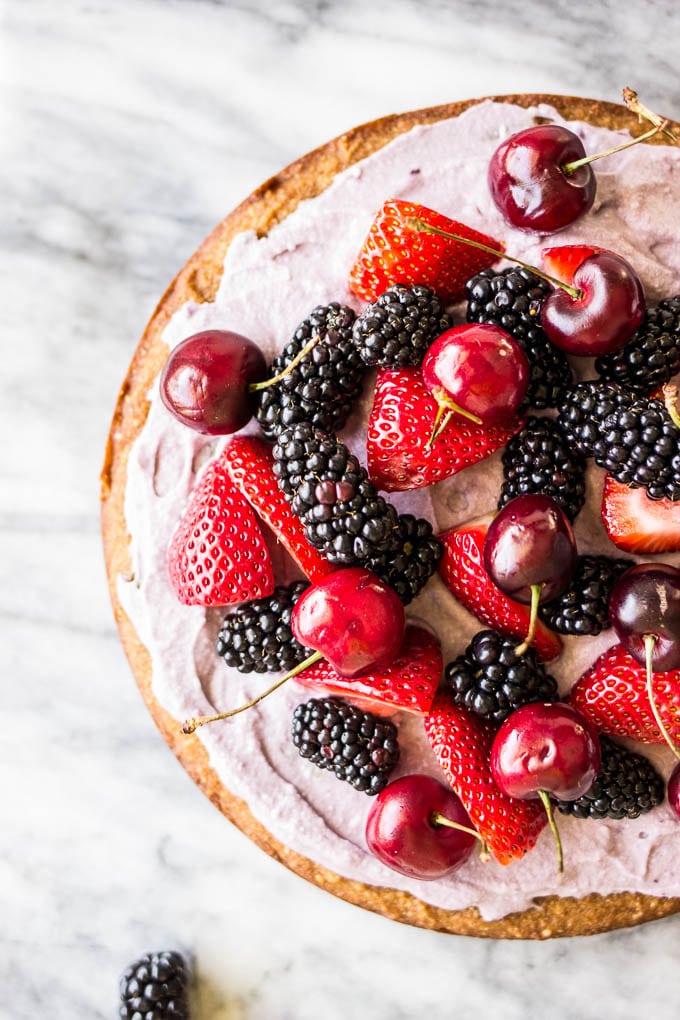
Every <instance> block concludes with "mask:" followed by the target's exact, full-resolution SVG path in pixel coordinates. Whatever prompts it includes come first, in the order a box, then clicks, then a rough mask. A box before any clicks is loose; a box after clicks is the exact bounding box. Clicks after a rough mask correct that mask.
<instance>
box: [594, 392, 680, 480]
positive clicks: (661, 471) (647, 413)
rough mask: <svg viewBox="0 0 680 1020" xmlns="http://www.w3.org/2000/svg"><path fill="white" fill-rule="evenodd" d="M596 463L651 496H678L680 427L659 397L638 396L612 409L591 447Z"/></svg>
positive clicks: (616, 477)
mask: <svg viewBox="0 0 680 1020" xmlns="http://www.w3.org/2000/svg"><path fill="white" fill-rule="evenodd" d="M593 456H594V458H595V463H596V464H599V465H600V467H603V468H604V469H605V471H608V472H609V473H610V475H612V476H613V477H614V478H615V479H616V480H617V481H619V482H623V483H624V484H625V485H630V487H631V488H633V489H640V488H644V489H645V490H646V492H647V495H648V496H649V497H650V499H663V498H667V499H672V500H679V499H680V429H679V428H678V427H677V426H676V425H674V423H673V421H672V419H671V416H670V414H669V413H668V411H667V410H666V408H665V407H664V405H663V403H662V401H660V400H647V399H646V398H645V397H638V398H637V399H636V400H634V401H633V403H632V404H631V405H630V406H629V407H622V408H619V409H618V410H616V411H614V412H612V414H610V415H609V416H608V417H607V418H606V419H605V421H604V423H603V426H602V432H601V435H600V438H599V439H598V440H596V442H595V444H594V447H593Z"/></svg>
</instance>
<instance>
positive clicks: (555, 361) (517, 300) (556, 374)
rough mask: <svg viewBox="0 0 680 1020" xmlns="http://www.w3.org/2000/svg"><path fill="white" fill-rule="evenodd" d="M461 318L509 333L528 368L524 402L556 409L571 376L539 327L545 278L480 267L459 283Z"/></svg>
mask: <svg viewBox="0 0 680 1020" xmlns="http://www.w3.org/2000/svg"><path fill="white" fill-rule="evenodd" d="M465 291H466V294H467V301H468V304H467V313H466V317H467V321H468V322H492V323H494V324H495V325H496V326H500V327H501V329H504V330H505V331H506V332H507V333H509V334H510V335H511V336H512V337H514V339H515V340H516V341H517V343H518V344H519V345H520V347H521V348H522V350H523V351H524V353H525V354H526V356H527V358H528V360H529V365H530V368H531V377H530V379H529V388H528V390H527V403H528V404H529V405H530V406H532V407H535V408H536V409H538V410H543V409H545V408H547V407H558V406H559V404H560V401H561V398H562V395H563V393H564V391H565V390H566V389H567V388H568V387H569V386H570V385H571V383H572V380H573V374H572V371H571V368H570V365H569V362H568V361H567V358H566V356H565V355H564V354H563V352H562V351H560V350H558V349H557V347H554V346H553V344H551V343H550V341H549V340H548V338H547V336H546V335H545V333H544V332H543V329H542V327H541V305H542V304H543V302H544V300H545V299H546V297H547V296H548V295H549V294H551V293H552V287H551V285H550V284H549V283H547V282H546V281H545V280H542V279H541V278H540V277H538V276H536V275H535V274H534V273H532V272H531V271H530V270H528V269H520V268H515V267H510V268H508V269H501V270H497V269H483V270H482V272H481V273H477V274H476V275H475V276H473V277H472V278H471V279H470V280H468V282H467V284H466V285H465Z"/></svg>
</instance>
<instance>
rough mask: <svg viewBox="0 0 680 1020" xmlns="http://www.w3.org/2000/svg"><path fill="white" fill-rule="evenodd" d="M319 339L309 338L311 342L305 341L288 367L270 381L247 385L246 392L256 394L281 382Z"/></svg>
mask: <svg viewBox="0 0 680 1020" xmlns="http://www.w3.org/2000/svg"><path fill="white" fill-rule="evenodd" d="M320 339H321V336H320V334H319V333H316V334H315V335H314V336H313V337H312V338H311V340H308V341H307V343H306V344H305V346H304V347H303V348H302V350H301V351H298V353H297V354H296V355H295V357H294V358H293V360H292V361H291V362H290V363H289V364H288V365H286V367H285V368H282V369H281V371H280V372H278V373H277V375H273V376H272V377H271V379H263V380H262V382H254V383H249V384H248V392H249V393H257V391H258V390H266V389H267V387H268V386H275V385H276V383H278V382H281V380H282V379H285V378H286V376H287V375H289V374H290V373H291V372H292V371H293V369H294V368H295V367H296V366H297V365H299V364H300V362H301V361H302V359H303V358H306V357H307V355H308V354H309V352H310V351H311V350H313V349H314V348H315V347H316V345H317V344H318V342H319V340H320Z"/></svg>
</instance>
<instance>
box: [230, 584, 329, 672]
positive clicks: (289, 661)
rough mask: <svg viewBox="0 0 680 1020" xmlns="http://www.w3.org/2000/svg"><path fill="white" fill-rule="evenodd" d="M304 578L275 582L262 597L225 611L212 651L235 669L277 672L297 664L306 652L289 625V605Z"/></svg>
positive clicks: (296, 598)
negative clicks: (280, 583) (288, 583)
mask: <svg viewBox="0 0 680 1020" xmlns="http://www.w3.org/2000/svg"><path fill="white" fill-rule="evenodd" d="M308 586H309V585H308V582H307V581H296V582H295V583H294V584H291V585H288V586H287V587H286V586H285V585H279V586H277V587H276V588H275V589H274V592H273V594H271V595H268V596H267V598H264V599H255V600H254V601H253V602H244V603H243V604H242V605H240V606H238V608H237V609H235V610H233V612H231V613H228V614H227V616H225V618H224V622H223V623H222V626H221V628H220V632H219V634H218V635H217V640H216V642H215V651H216V652H217V654H218V655H219V656H220V658H222V659H224V661H225V662H226V664H227V666H232V667H234V668H235V669H237V670H238V671H239V673H277V672H278V671H279V670H285V671H288V670H289V669H292V668H293V666H297V664H298V663H299V662H302V660H303V659H305V658H306V657H307V656H308V655H310V654H311V650H310V649H309V648H305V647H304V646H303V645H301V644H300V643H299V642H298V641H296V640H295V638H294V637H293V634H292V632H291V629H290V618H291V614H292V612H293V606H294V605H295V603H296V602H297V600H298V599H299V598H300V595H302V593H303V591H305V589H306V588H307V587H308Z"/></svg>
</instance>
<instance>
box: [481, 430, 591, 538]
mask: <svg viewBox="0 0 680 1020" xmlns="http://www.w3.org/2000/svg"><path fill="white" fill-rule="evenodd" d="M502 464H503V484H502V486H501V492H500V497H499V500H498V509H499V510H500V508H501V507H502V506H505V504H506V503H508V502H509V501H510V500H511V499H514V498H515V497H516V496H526V495H532V494H535V493H541V494H542V495H544V496H550V497H551V498H552V499H554V500H555V502H556V503H558V504H559V506H560V507H561V508H562V509H563V510H564V512H565V514H566V515H567V517H568V518H569V519H570V520H571V521H573V520H574V518H575V517H576V515H577V514H578V512H579V510H580V509H581V507H582V506H583V504H584V502H585V464H584V461H583V460H582V459H581V458H580V457H579V456H578V455H575V454H574V453H573V450H572V449H571V447H570V446H569V444H568V443H567V441H566V440H565V438H564V436H563V435H562V432H561V431H560V429H559V428H558V426H557V425H556V424H555V422H554V421H553V420H552V419H551V418H538V417H536V416H535V415H530V416H529V417H528V418H527V420H526V424H525V425H524V427H523V428H522V429H521V430H520V431H519V432H518V433H517V434H516V435H514V436H513V437H512V439H511V440H510V441H509V442H508V444H507V446H506V447H505V449H504V451H503V455H502Z"/></svg>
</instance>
